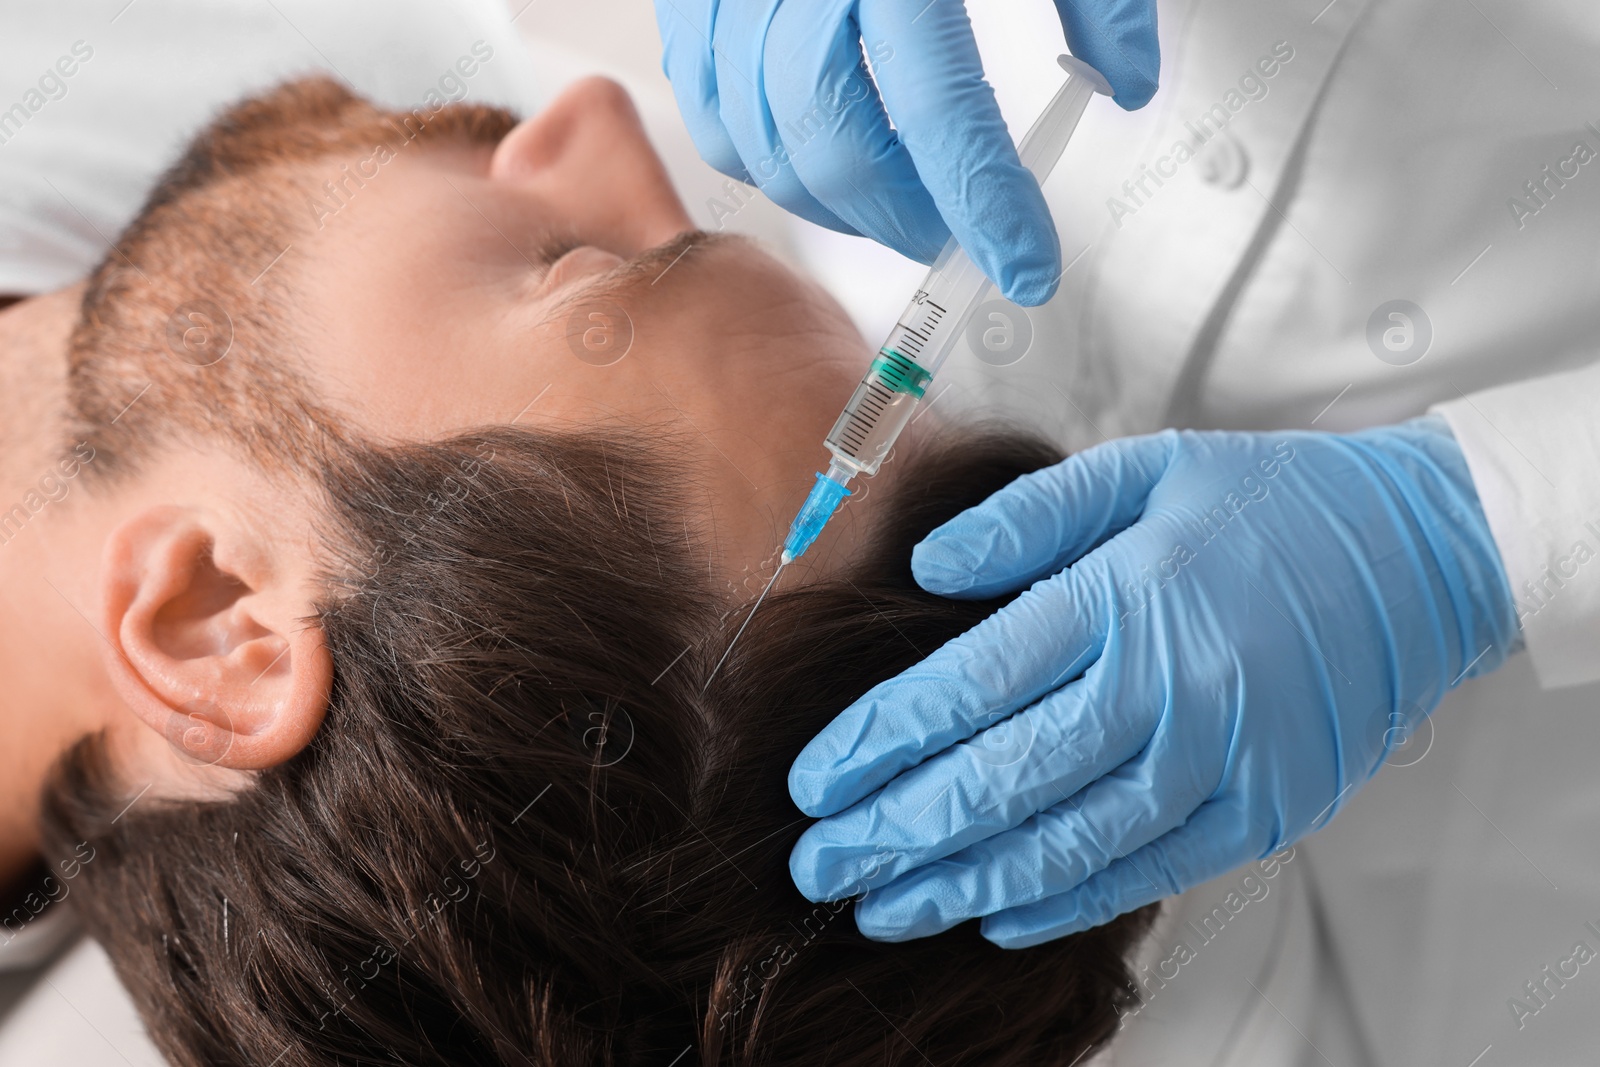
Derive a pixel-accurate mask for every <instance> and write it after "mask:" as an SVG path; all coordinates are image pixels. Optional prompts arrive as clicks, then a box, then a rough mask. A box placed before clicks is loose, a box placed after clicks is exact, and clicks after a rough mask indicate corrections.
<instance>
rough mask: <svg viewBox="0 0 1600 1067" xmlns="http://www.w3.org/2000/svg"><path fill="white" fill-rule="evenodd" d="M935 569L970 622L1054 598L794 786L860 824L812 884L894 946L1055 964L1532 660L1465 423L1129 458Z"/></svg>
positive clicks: (799, 774) (1042, 500)
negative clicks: (960, 926)
mask: <svg viewBox="0 0 1600 1067" xmlns="http://www.w3.org/2000/svg"><path fill="white" fill-rule="evenodd" d="M912 568H913V571H914V572H915V574H916V578H917V581H918V582H920V583H921V584H922V585H923V586H924V587H925V588H927V589H929V590H931V591H934V592H938V593H942V594H945V595H949V596H958V597H990V596H995V595H997V594H1000V593H1003V592H1006V591H1008V590H1015V589H1018V588H1022V587H1025V586H1029V585H1030V584H1031V585H1032V587H1031V588H1030V589H1028V591H1027V592H1025V593H1023V594H1022V595H1021V596H1020V597H1018V598H1017V599H1016V600H1014V601H1013V602H1012V603H1011V604H1009V605H1008V606H1006V607H1005V608H1003V609H1002V610H1000V611H999V612H997V613H996V614H994V615H993V616H991V617H990V618H988V619H986V620H985V621H984V622H983V623H981V624H980V625H978V626H977V627H975V628H974V629H972V630H970V631H969V632H967V633H966V634H964V635H963V636H961V637H959V638H957V639H955V640H954V641H951V642H950V643H948V644H947V645H945V646H944V647H943V648H941V649H940V650H939V651H937V652H935V653H934V654H933V655H932V656H930V657H928V658H927V659H926V660H924V661H923V662H922V663H921V664H919V665H917V666H916V667H913V668H911V669H910V670H908V671H906V672H905V673H904V674H902V675H900V676H899V677H896V678H893V679H890V680H889V681H887V682H884V683H883V684H882V685H879V686H877V687H876V688H874V689H873V690H872V691H870V692H869V693H867V694H866V695H865V696H864V697H862V698H861V699H860V700H859V701H857V702H856V703H855V704H854V705H852V706H851V707H850V708H849V709H847V710H846V711H845V712H844V713H843V714H841V715H840V716H839V717H838V718H837V719H835V720H834V721H833V723H832V724H830V725H829V726H828V727H827V728H826V729H824V730H823V731H822V733H821V734H819V735H818V736H817V737H816V738H815V739H814V740H813V741H812V742H811V743H810V744H809V745H808V746H807V747H806V749H805V751H803V752H802V753H801V754H800V757H799V759H797V760H796V761H795V764H794V767H793V768H792V769H791V771H790V773H789V790H790V792H791V793H792V794H793V796H794V800H795V803H797V804H798V805H799V806H800V807H801V809H803V810H804V811H805V812H806V813H807V814H810V815H817V816H832V817H831V818H827V819H824V820H823V821H822V822H819V823H816V824H815V825H813V826H812V827H811V828H810V829H809V830H807V831H806V833H805V834H804V835H803V836H802V837H801V839H800V841H799V843H798V844H797V845H796V847H795V849H794V852H793V855H792V856H791V859H790V870H791V872H792V873H793V875H794V879H795V883H796V885H798V886H799V888H800V891H801V892H803V893H804V894H805V895H806V896H808V897H810V898H811V899H813V900H826V899H837V898H839V897H841V896H844V895H846V894H847V893H853V892H859V891H860V890H861V889H862V888H863V887H864V884H865V885H868V886H871V887H874V888H872V891H871V892H869V893H867V895H866V896H865V898H863V899H862V900H861V901H860V902H859V903H858V904H857V905H856V919H857V923H858V925H859V926H860V928H861V930H862V932H863V933H865V934H867V935H868V936H869V937H874V938H879V939H885V940H902V939H906V938H911V937H920V936H923V935H926V934H931V933H934V932H936V931H939V930H943V929H946V928H947V927H950V926H952V925H954V924H956V923H958V922H961V921H962V920H965V919H968V918H972V917H975V916H985V918H984V920H983V934H984V936H985V937H987V938H988V939H989V940H991V941H993V942H995V943H996V944H999V945H1001V946H1004V947H1008V948H1013V947H1022V946H1026V945H1033V944H1037V943H1039V942H1041V941H1047V940H1050V939H1052V938H1056V937H1060V936H1062V935H1063V934H1068V933H1072V932H1074V931H1078V930H1083V929H1086V928H1088V927H1091V926H1095V925H1098V924H1100V923H1104V922H1106V921H1108V920H1110V919H1111V918H1113V917H1115V916H1117V915H1119V914H1122V913H1123V912H1127V911H1131V910H1132V909H1134V908H1137V907H1140V906H1142V905H1144V904H1147V903H1150V902H1152V901H1155V900H1159V899H1161V898H1163V897H1166V896H1169V895H1171V894H1175V893H1179V892H1182V891H1183V890H1185V889H1188V888H1189V887H1191V886H1194V885H1198V884H1199V883H1201V882H1204V881H1207V880H1208V879H1210V878H1213V877H1216V876H1218V875H1221V874H1224V873H1226V872H1227V871H1229V870H1232V869H1233V868H1235V867H1238V866H1239V865H1241V864H1244V863H1246V862H1249V861H1251V860H1254V859H1259V858H1261V857H1263V856H1265V855H1267V854H1268V853H1270V852H1272V851H1274V850H1276V849H1278V848H1280V847H1282V846H1283V845H1286V844H1289V843H1291V842H1293V841H1295V840H1296V839H1298V838H1300V837H1303V836H1304V835H1306V834H1307V833H1310V832H1311V831H1312V830H1314V829H1316V828H1317V827H1318V826H1319V825H1321V824H1322V823H1323V822H1325V821H1326V820H1327V819H1328V818H1331V817H1332V815H1333V813H1334V812H1336V811H1337V810H1338V809H1339V807H1340V806H1341V805H1342V804H1343V803H1345V802H1347V801H1348V800H1349V798H1350V797H1351V796H1352V795H1353V794H1354V791H1355V789H1356V788H1357V787H1358V786H1360V785H1361V784H1362V783H1364V782H1365V781H1366V780H1367V779H1368V778H1370V777H1371V776H1372V775H1373V774H1374V773H1375V772H1376V771H1377V769H1378V767H1379V766H1380V765H1381V763H1382V762H1383V760H1384V756H1385V753H1386V752H1387V751H1388V750H1389V749H1391V748H1392V747H1394V746H1395V745H1396V744H1398V743H1402V742H1404V740H1405V736H1406V734H1407V732H1408V730H1409V729H1410V728H1413V727H1414V726H1415V725H1416V724H1417V722H1419V721H1420V719H1421V718H1422V716H1424V715H1426V714H1427V713H1428V712H1429V711H1431V710H1432V709H1433V707H1434V706H1435V705H1436V704H1437V703H1438V702H1439V700H1440V698H1441V697H1442V696H1443V695H1444V693H1445V692H1446V691H1447V690H1448V689H1450V688H1451V687H1452V686H1454V685H1455V684H1456V683H1457V682H1459V681H1460V680H1461V679H1462V678H1463V677H1466V676H1469V675H1476V674H1481V673H1484V672H1486V671H1489V670H1491V669H1493V668H1494V667H1496V666H1498V665H1499V664H1500V662H1501V661H1502V660H1503V659H1504V658H1505V657H1506V655H1507V654H1508V653H1509V652H1510V651H1512V650H1513V648H1514V646H1516V645H1517V643H1518V642H1519V640H1520V637H1519V631H1518V628H1517V621H1516V614H1515V610H1514V605H1513V600H1512V595H1511V590H1510V586H1509V583H1508V582H1507V579H1506V576H1505V572H1504V569H1503V567H1502V565H1501V562H1500V557H1499V554H1498V553H1497V551H1496V549H1495V545H1494V542H1493V540H1492V538H1491V536H1490V533H1489V528H1488V524H1487V521H1486V520H1485V518H1484V515H1483V510H1482V507H1481V505H1480V504H1479V502H1478V498H1477V494H1476V492H1475V490H1474V488H1473V485H1472V479H1471V475H1470V474H1469V473H1468V471H1467V467H1466V463H1465V462H1464V461H1463V459H1462V456H1461V451H1460V448H1459V447H1458V446H1457V444H1456V442H1455V438H1454V437H1453V436H1452V435H1451V433H1450V429H1449V427H1448V425H1447V424H1446V423H1445V421H1444V420H1443V419H1442V418H1440V417H1438V416H1432V417H1429V418H1426V419H1418V420H1415V421H1412V422H1409V423H1405V424H1403V425H1400V426H1396V427H1389V428H1384V429H1378V430H1369V431H1365V432H1362V433H1355V434H1350V435H1347V436H1342V435H1331V434H1312V433H1272V434H1254V433H1220V432H1205V433H1200V432H1178V431H1166V432H1164V433H1159V434H1155V435H1152V436H1149V437H1136V438H1129V439H1125V440H1120V441H1113V442H1110V443H1107V444H1104V445H1101V446H1099V447H1097V448H1093V449H1090V450H1088V451H1086V452H1082V453H1080V454H1078V455H1076V456H1073V457H1071V458H1069V459H1067V460H1066V461H1065V462H1063V463H1061V464H1058V465H1056V466H1054V467H1050V468H1047V469H1045V470H1042V471H1039V472H1036V473H1034V474H1031V475H1028V476H1026V477H1024V478H1020V479H1018V480H1017V481H1016V482H1014V483H1013V484H1012V485H1010V486H1008V487H1007V488H1005V489H1003V490H1001V491H1000V492H998V493H996V494H995V495H994V496H992V497H990V498H989V499H988V500H987V501H985V502H984V503H983V504H981V505H979V506H978V507H975V508H973V509H971V510H969V511H967V512H964V513H962V514H961V515H959V516H957V517H956V518H954V519H952V520H951V521H950V522H948V523H946V524H945V525H943V526H941V527H939V528H938V529H937V530H935V531H933V532H932V533H931V534H929V535H928V537H927V538H926V539H925V540H924V541H923V542H922V543H921V544H920V545H918V546H917V548H916V551H915V553H914V554H913V556H912ZM1040 579H1043V580H1040ZM1035 583H1036V584H1035ZM1013 712H1020V713H1019V714H1016V715H1014V716H1013V715H1012V713H1013ZM1008 716H1009V718H1008ZM835 813H838V814H835ZM864 875H870V876H871V877H868V878H864V877H863V876H864ZM891 879H892V881H891ZM886 883H887V884H886Z"/></svg>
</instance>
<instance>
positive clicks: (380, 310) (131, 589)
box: [70, 79, 892, 793]
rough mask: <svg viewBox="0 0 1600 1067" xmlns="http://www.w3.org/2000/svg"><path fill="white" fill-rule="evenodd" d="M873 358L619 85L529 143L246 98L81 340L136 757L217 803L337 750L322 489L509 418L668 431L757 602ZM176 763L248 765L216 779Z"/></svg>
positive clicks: (128, 242)
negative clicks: (723, 207) (259, 773)
mask: <svg viewBox="0 0 1600 1067" xmlns="http://www.w3.org/2000/svg"><path fill="white" fill-rule="evenodd" d="M865 352H866V347H865V345H864V343H863V342H862V340H861V338H860V336H859V334H857V333H856V332H855V331H854V329H853V328H852V327H851V326H850V324H849V322H848V320H847V319H846V317H845V316H844V314H843V312H842V311H841V310H840V309H839V307H838V306H837V305H836V304H835V303H834V302H833V301H832V300H831V299H829V298H828V297H827V296H826V295H825V294H824V293H823V291H822V290H821V289H819V288H818V287H817V286H815V285H814V284H812V283H811V282H809V281H807V280H805V279H802V278H800V277H799V276H798V275H796V274H794V273H793V272H792V271H790V270H788V269H787V268H785V267H784V266H783V265H782V264H780V263H779V262H778V261H777V260H775V259H773V258H772V257H770V256H768V255H767V254H765V253H764V252H762V251H761V250H760V249H759V248H757V247H756V246H755V245H754V244H752V243H750V242H747V241H744V240H741V239H735V238H731V237H716V236H713V235H709V234H703V233H698V232H695V231H694V230H692V228H691V224H690V221H689V219H688V217H687V215H686V214H685V212H684V210H683V207H682V205H681V203H680V202H679V200H678V198H677V196H676V195H675V193H674V192H673V190H672V187H671V185H670V183H669V182H668V180H667V178H666V175H665V172H664V170H663V168H662V166H661V163H660V160H659V159H658V158H657V157H656V155H655V153H654V152H653V150H652V149H651V147H650V145H649V143H648V141H647V140H646V138H645V136H644V134H643V131H642V128H641V127H640V125H639V122H638V119H637V116H636V115H635V113H634V112H633V109H632V105H631V104H630V102H629V101H628V99H627V97H626V95H625V94H624V93H623V92H622V90H621V89H620V88H619V87H617V86H616V85H615V84H614V83H611V82H608V81H604V80H601V79H591V80H587V81H583V82H580V83H578V84H577V85H575V86H574V87H573V88H572V89H570V90H568V91H567V92H566V93H564V94H563V95H562V96H561V97H560V98H559V99H557V100H556V101H555V102H553V103H552V104H551V105H550V106H549V107H548V108H546V109H545V110H544V111H542V112H541V113H539V114H538V115H537V116H535V117H533V118H531V119H529V120H527V121H525V122H522V123H520V124H519V123H516V122H515V121H514V120H512V119H511V118H510V117H509V116H507V115H506V114H505V113H504V112H501V111H498V110H496V109H491V108H483V107H473V106H460V105H457V106H452V107H447V108H445V109H444V110H442V111H438V112H436V113H434V114H432V115H423V114H397V113H389V112H383V111H379V110H378V109H376V108H374V107H372V106H371V105H370V104H368V103H366V102H365V101H363V100H361V99H359V98H357V97H355V96H353V95H352V94H350V93H349V92H348V91H347V90H345V89H344V88H342V87H341V86H339V85H337V84H335V83H333V82H330V81H326V80H311V81H305V82H300V83H295V84H291V85H289V86H286V87H284V88H283V89H280V90H278V91H277V92H275V93H272V94H270V95H268V96H266V97H264V98H261V99H257V100H254V101H250V102H246V103H244V104H241V105H239V106H238V107H236V108H234V109H232V110H231V111H229V112H228V113H226V114H225V115H224V116H222V117H221V118H220V119H219V120H218V121H217V122H216V123H215V124H213V126H211V127H210V128H209V129H208V130H206V131H205V132H204V133H203V134H202V135H201V136H200V137H198V138H197V139H196V141H195V142H194V144H193V146H192V147H191V149H190V150H189V151H188V152H187V153H186V155H185V156H184V158H183V159H182V160H181V161H180V162H179V163H178V164H177V165H176V166H175V167H174V168H173V169H172V170H171V171H170V172H169V174H168V175H167V176H166V177H165V179H164V180H163V181H162V182H161V184H160V186H159V187H158V188H157V190H156V191H155V193H154V194H153V195H152V197H151V199H150V201H149V203H148V204H147V206H146V208H145V210H144V211H143V212H142V213H141V215H140V217H139V218H138V220H137V221H136V222H135V223H134V224H133V225H132V226H131V227H130V229H129V230H128V231H127V233H126V234H124V235H123V237H122V238H121V239H119V241H118V242H117V247H116V250H115V251H114V252H113V253H112V254H111V255H110V256H108V257H107V259H106V260H105V262H104V264H103V265H102V267H101V268H100V270H99V271H97V273H96V275H95V276H94V278H93V279H92V281H91V283H90V286H89V289H88V291H87V293H86V295H85V299H84V314H83V318H82V321H81V323H80V325H79V327H78V329H77V331H76V333H75V335H74V338H73V342H72V348H71V359H72V366H71V378H70V400H71V404H72V413H73V416H74V420H73V422H74V425H73V437H72V440H74V441H77V440H85V441H87V442H88V443H89V446H90V447H92V448H93V449H94V450H95V455H96V461H95V463H94V466H93V468H92V472H91V473H93V474H94V475H95V476H97V479H98V480H99V482H100V483H101V484H102V486H103V487H104V488H105V489H106V491H107V492H106V493H105V494H102V495H101V499H102V500H104V501H109V506H108V507H107V508H106V509H105V512H106V515H107V526H108V529H107V531H106V535H105V538H104V541H105V552H104V557H103V558H104V567H103V570H102V573H101V576H100V588H99V589H97V590H95V591H93V592H92V594H91V595H92V596H93V598H94V599H96V600H97V601H98V602H99V605H100V606H99V612H98V621H99V622H100V623H101V624H102V625H101V632H102V633H103V634H105V635H106V637H107V638H108V640H109V643H110V645H111V646H112V651H113V652H114V653H115V654H114V655H112V656H110V657H109V659H108V663H109V665H110V668H111V675H112V680H113V682H114V683H115V684H116V685H117V689H118V692H119V694H120V695H121V698H122V700H123V701H124V702H125V703H126V704H127V705H128V706H129V707H130V708H132V709H133V710H134V711H135V713H136V714H137V716H138V718H139V719H141V720H142V721H143V723H144V725H145V726H146V727H148V729H144V730H131V731H125V732H124V733H123V739H122V741H121V742H120V743H121V744H122V746H123V747H124V748H126V749H128V753H129V754H128V755H127V756H126V757H125V759H126V760H127V762H128V763H129V764H130V765H133V766H149V767H156V766H161V767H162V768H163V769H162V771H161V774H160V775H157V778H158V779H159V780H160V781H162V782H163V783H164V784H163V785H162V786H160V787H159V788H158V791H162V790H165V791H168V792H183V791H190V792H200V793H205V792H207V791H212V790H215V789H217V788H229V787H236V786H237V785H238V784H240V780H239V779H238V778H237V776H229V775H228V774H227V773H226V771H227V770H229V769H237V770H254V769H259V768H261V767H264V766H268V765H271V764H272V763H274V762H280V761H281V760H283V759H286V758H288V757H289V756H292V755H293V753H294V752H296V751H298V750H299V749H300V748H301V747H302V746H303V745H304V744H305V742H306V740H308V739H309V738H310V736H311V735H312V734H313V733H314V732H315V730H316V728H317V725H318V723H319V722H320V717H321V709H322V708H324V707H325V706H326V700H327V689H328V685H329V677H330V665H329V663H328V660H327V657H326V654H325V653H324V652H323V651H322V650H321V647H320V640H319V636H320V630H319V628H318V627H316V626H315V625H308V624H307V622H306V621H305V620H309V619H312V618H313V617H314V612H313V610H312V602H313V600H314V598H315V595H316V588H317V586H316V575H315V573H314V569H313V568H312V567H310V566H309V564H310V562H311V559H312V555H311V553H310V548H311V546H310V543H309V541H308V538H309V536H310V529H311V526H312V523H313V519H314V517H315V514H316V513H317V511H318V509H319V507H320V506H321V502H320V500H319V495H318V485H317V481H316V478H315V476H314V474H313V473H312V472H313V471H314V470H315V469H316V468H317V467H318V465H319V464H321V463H324V462H326V461H328V460H330V459H331V458H333V457H337V456H339V455H341V454H345V453H348V452H349V451H350V450H351V449H353V448H357V447H362V446H365V445H369V444H371V445H382V444H395V443H400V442H413V441H428V440H435V439H438V438H441V437H443V436H446V435H449V434H451V433H458V432H462V431H465V430H471V429H475V428H480V427H484V426H493V425H509V424H515V425H518V426H524V427H529V428H533V429H540V430H549V431H560V432H574V431H605V432H612V433H619V434H622V435H624V436H628V435H639V434H644V435H648V436H650V437H652V438H653V439H655V440H657V441H658V443H659V446H660V447H661V448H662V449H669V448H670V449H671V450H673V451H674V453H675V454H676V456H677V458H678V459H679V460H680V461H681V464H682V468H683V472H684V477H683V478H681V480H680V481H679V482H678V483H677V484H676V485H675V487H674V491H675V492H676V493H677V494H678V495H679V498H680V501H681V503H682V505H683V511H684V516H683V518H682V519H681V520H680V521H679V524H680V526H682V525H683V524H684V523H685V522H686V523H687V529H686V530H685V531H684V533H685V536H688V537H690V538H691V539H704V540H706V541H708V542H709V545H708V548H707V552H708V559H707V568H708V573H709V574H710V575H712V576H713V577H714V578H715V579H716V581H717V582H718V583H719V585H720V587H721V588H722V589H724V590H725V591H727V592H728V593H729V594H730V595H731V599H730V601H729V606H732V604H733V603H735V602H737V600H738V598H739V596H740V595H741V593H742V588H743V583H744V579H745V578H746V577H747V576H750V575H753V574H754V573H755V572H757V571H758V570H759V568H760V565H761V563H762V561H763V560H764V559H766V558H768V557H769V556H770V555H771V553H772V551H773V548H774V546H776V545H777V544H778V543H779V541H780V540H781V536H782V525H781V524H782V523H783V522H784V521H785V520H786V519H787V517H788V514H789V513H790V512H791V511H792V509H793V508H794V507H795V506H796V502H797V501H799V500H801V499H803V498H804V495H805V492H806V489H807V485H808V482H809V479H810V474H811V472H812V470H814V469H815V465H816V462H817V456H818V453H819V452H820V448H819V447H818V445H817V443H816V440H817V437H818V435H819V432H820V429H819V428H825V427H826V426H827V425H828V424H829V420H830V419H831V417H832V416H833V415H834V414H836V409H837V407H838V405H839V404H840V403H841V402H842V401H843V399H844V398H845V397H847V396H848V393H849V387H850V385H851V384H852V382H853V378H854V376H855V375H856V374H858V373H859V372H860V368H861V367H862V366H864V364H865ZM880 480H881V481H884V482H886V483H887V482H888V481H890V480H892V475H890V477H888V478H883V479H880ZM864 510H870V507H868V508H866V509H863V508H862V507H861V506H860V505H859V503H858V504H856V505H854V506H853V507H852V508H851V509H849V510H848V511H847V512H846V515H845V517H844V518H843V519H842V520H841V521H839V522H838V523H836V524H835V525H836V526H837V527H838V530H837V531H833V530H830V534H832V535H833V541H832V542H831V543H824V544H822V545H819V546H818V548H817V549H816V550H814V551H813V553H812V555H811V556H810V557H808V560H809V561H812V562H822V563H824V565H826V561H827V560H828V558H829V553H830V552H831V551H835V550H836V549H838V548H841V547H843V546H844V545H848V544H850V543H852V535H851V534H850V532H849V530H848V527H849V526H850V523H851V520H852V519H854V518H855V517H857V516H858V515H860V514H861V513H863V511H864ZM202 705H203V706H202ZM121 726H122V723H121V722H120V721H119V722H114V723H113V727H114V728H117V729H120V728H121ZM172 739H179V740H182V741H184V742H185V743H187V744H190V745H200V746H202V747H208V748H209V749H217V748H219V747H220V748H225V749H226V752H227V755H226V756H225V757H224V758H223V759H221V760H220V761H210V762H211V763H212V764H213V765H214V766H213V770H212V771H211V772H208V773H207V774H206V775H203V776H202V775H198V774H197V773H196V772H193V771H191V770H189V769H187V768H186V766H185V765H179V764H172V763H171V761H170V760H167V759H166V757H165V755H164V752H163V751H162V750H163V749H164V748H165V747H167V746H166V743H167V741H170V740H172ZM141 784H142V783H141Z"/></svg>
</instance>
